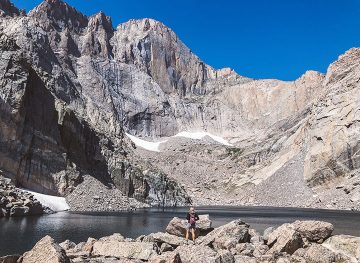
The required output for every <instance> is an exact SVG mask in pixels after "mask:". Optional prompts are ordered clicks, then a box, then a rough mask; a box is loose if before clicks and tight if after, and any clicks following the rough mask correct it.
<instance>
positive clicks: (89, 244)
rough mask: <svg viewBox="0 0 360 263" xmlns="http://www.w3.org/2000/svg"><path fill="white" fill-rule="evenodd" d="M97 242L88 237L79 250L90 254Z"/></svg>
mask: <svg viewBox="0 0 360 263" xmlns="http://www.w3.org/2000/svg"><path fill="white" fill-rule="evenodd" d="M96 241H97V240H96V239H95V238H92V237H89V238H88V240H87V241H86V243H85V244H84V246H83V247H82V248H81V250H82V251H87V252H89V253H91V251H92V249H93V245H94V243H95V242H96Z"/></svg>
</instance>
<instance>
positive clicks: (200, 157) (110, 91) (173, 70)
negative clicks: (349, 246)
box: [0, 0, 360, 210]
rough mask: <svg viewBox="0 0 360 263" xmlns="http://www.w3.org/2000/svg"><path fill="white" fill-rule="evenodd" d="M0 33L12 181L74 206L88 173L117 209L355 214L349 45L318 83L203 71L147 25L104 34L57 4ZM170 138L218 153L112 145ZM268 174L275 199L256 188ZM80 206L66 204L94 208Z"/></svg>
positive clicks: (96, 23)
mask: <svg viewBox="0 0 360 263" xmlns="http://www.w3.org/2000/svg"><path fill="white" fill-rule="evenodd" d="M4 3H9V2H8V1H7V0H0V4H1V5H3V4H4ZM7 6H8V5H7ZM57 7H58V8H60V9H57ZM59 10H63V11H62V12H59ZM64 20H65V21H64ZM0 34H1V37H0V40H1V41H0V45H1V50H0V52H1V55H2V59H1V63H0V72H1V74H0V75H1V76H3V77H2V78H1V83H2V88H1V91H0V98H1V100H0V103H1V107H0V109H1V115H0V117H1V118H0V123H1V124H2V125H0V134H1V135H2V139H1V140H0V145H1V146H2V147H1V148H0V169H2V170H3V171H4V174H5V175H7V176H9V177H11V178H13V179H14V180H15V182H16V183H17V184H18V185H20V186H23V187H28V188H32V189H33V190H37V191H40V192H44V193H51V194H59V195H65V196H67V197H68V200H72V201H74V200H76V198H75V197H74V195H75V194H76V195H78V194H79V191H80V190H78V189H86V184H87V183H88V184H90V183H91V182H92V179H91V178H94V179H95V180H98V181H99V182H100V183H101V184H102V185H103V186H104V187H108V188H110V189H113V190H114V191H116V192H118V190H120V191H121V192H122V193H123V194H124V196H123V197H122V199H121V201H119V202H121V203H122V205H124V204H125V203H127V204H128V205H130V204H131V203H136V202H132V201H131V200H130V199H131V198H135V199H137V200H138V201H140V202H143V203H144V202H145V203H147V204H151V205H185V204H188V203H190V202H194V203H195V204H208V203H214V202H215V203H216V202H219V203H218V204H237V205H244V204H246V205H253V204H257V205H278V206H289V205H291V204H296V206H305V207H308V206H311V207H327V208H331V207H332V206H335V207H339V208H347V209H350V208H353V209H359V208H358V206H357V204H356V202H354V201H351V200H352V199H354V198H353V196H355V197H356V196H357V195H358V193H359V192H360V187H358V184H357V180H359V174H358V168H360V163H359V158H360V157H359V154H358V150H357V149H358V147H359V146H358V145H359V143H358V139H357V136H356V134H358V128H357V127H358V122H357V120H358V111H357V110H356V109H357V108H358V107H359V104H360V103H359V102H358V100H357V99H356V95H355V94H356V92H357V91H358V89H359V85H358V84H357V79H358V69H359V63H358V58H359V57H360V54H359V50H360V49H358V48H353V49H351V50H349V51H347V52H346V53H345V54H344V55H342V56H340V57H339V59H338V60H337V61H336V62H334V63H333V64H331V65H330V66H329V68H328V71H327V73H326V74H325V75H324V74H322V73H319V72H316V71H306V72H305V73H304V74H303V75H302V76H300V77H299V78H298V79H296V80H295V81H281V80H276V79H259V80H255V79H250V78H246V77H243V76H240V75H238V74H237V73H236V72H234V71H233V70H231V69H228V68H225V69H220V70H215V69H214V68H212V67H211V66H208V65H206V64H205V63H204V62H203V61H202V60H201V59H200V58H199V57H197V56H196V55H195V54H193V53H192V52H191V50H190V49H189V48H188V47H186V45H185V44H184V43H183V42H181V40H179V38H178V37H177V36H176V34H175V33H174V32H173V31H172V30H171V29H170V28H168V27H166V26H165V25H164V24H163V23H161V22H158V21H155V20H152V19H147V18H145V19H137V20H130V21H128V22H125V23H122V24H119V25H118V26H117V27H116V28H113V26H112V23H111V19H110V18H109V17H107V16H106V15H105V14H104V13H101V12H100V13H98V14H95V15H93V16H90V17H87V16H84V15H82V14H81V13H80V12H78V11H76V10H75V9H74V8H72V7H70V6H69V5H67V4H66V3H64V2H63V1H61V0H51V1H50V0H49V1H45V2H43V3H42V4H40V5H39V6H38V7H36V8H34V9H33V10H32V11H30V12H29V14H28V15H20V16H10V15H5V17H1V18H0ZM351 94H352V95H351ZM335 98H336V99H335ZM41 100H43V101H44V102H43V103H41ZM48 113H51V114H50V115H48ZM343 123H344V124H343ZM338 124H341V125H340V126H341V127H343V128H342V129H340V130H339V128H338V127H340V126H339V125H338ZM183 131H188V132H194V131H203V132H207V133H212V134H214V135H217V136H220V137H223V138H225V139H228V140H229V142H230V144H232V146H229V145H218V144H217V143H216V142H212V141H211V140H210V141H205V142H204V141H192V140H190V141H188V140H187V139H181V138H172V139H170V140H169V141H168V142H166V143H165V144H164V148H163V149H162V150H161V151H160V152H159V153H153V152H147V151H144V150H143V149H140V148H139V147H136V146H135V145H134V144H133V143H132V142H131V140H130V139H129V138H128V137H127V136H126V133H129V134H131V135H134V136H137V137H144V138H148V139H151V138H161V137H172V136H174V135H176V134H178V133H180V132H183ZM339 134H342V135H341V136H340V135H339ZM334 140H335V141H336V143H334ZM53 160H54V161H53ZM286 167H293V169H290V168H286ZM89 176H90V177H89ZM87 178H90V179H89V180H88V179H87ZM279 178H281V180H282V181H284V183H289V185H290V186H289V191H285V190H284V193H282V192H281V191H280V192H279V194H278V195H275V194H273V193H270V192H266V189H271V190H272V191H275V192H277V191H278V189H279V187H280V185H281V184H282V182H281V180H280V179H279ZM289 180H290V181H289ZM291 180H292V181H293V182H296V184H295V183H293V184H291ZM275 182H276V183H275ZM341 184H343V187H342V188H341V187H340V188H337V187H338V186H339V185H341ZM354 184H355V185H354ZM99 185H100V184H99ZM78 186H80V188H79V187H78ZM195 186H196V187H197V188H196V189H197V190H196V191H195V190H194V189H195ZM99 187H100V186H99ZM348 188H349V189H350V190H349V189H348ZM264 189H265V190H264ZM291 189H292V190H293V192H298V196H297V197H295V196H292V195H291V191H290V190H291ZM298 189H302V191H298ZM344 189H347V190H346V191H345V190H344ZM104 192H105V189H104ZM264 193H266V194H265V198H260V197H261V195H262V194H264ZM311 193H313V194H311ZM317 196H320V198H321V199H323V200H322V201H321V202H318V199H317ZM213 197H214V198H216V199H212V198H213ZM104 198H105V197H104ZM129 198H130V199H129ZM294 198H297V199H296V200H294ZM89 199H90V200H92V196H86V195H84V201H83V203H82V204H77V203H76V204H75V203H74V204H73V207H77V208H79V207H81V205H84V206H85V203H89V204H93V205H94V206H95V203H94V202H93V201H92V202H87V201H86V200H89ZM129 200H130V201H129ZM217 200H218V201H217ZM285 201H286V202H285ZM221 202H222V203H221ZM136 205H139V203H136ZM70 206H71V204H70ZM87 209H90V208H89V207H87ZM97 209H100V208H99V207H97ZM103 209H105V210H106V209H108V208H106V207H105V208H103Z"/></svg>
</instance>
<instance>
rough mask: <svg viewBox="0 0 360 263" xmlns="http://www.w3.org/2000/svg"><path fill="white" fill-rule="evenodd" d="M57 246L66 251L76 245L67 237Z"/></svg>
mask: <svg viewBox="0 0 360 263" xmlns="http://www.w3.org/2000/svg"><path fill="white" fill-rule="evenodd" d="M59 246H60V247H62V249H64V250H65V251H66V250H69V249H72V248H74V247H75V246H76V244H75V243H74V242H72V241H70V240H68V239H67V240H65V241H64V242H62V243H60V244H59Z"/></svg>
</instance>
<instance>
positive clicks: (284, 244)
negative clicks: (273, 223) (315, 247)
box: [267, 224, 303, 255]
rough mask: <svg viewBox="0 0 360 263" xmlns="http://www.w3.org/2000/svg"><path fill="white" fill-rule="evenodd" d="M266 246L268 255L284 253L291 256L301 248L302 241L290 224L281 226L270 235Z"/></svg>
mask: <svg viewBox="0 0 360 263" xmlns="http://www.w3.org/2000/svg"><path fill="white" fill-rule="evenodd" d="M267 245H268V246H269V247H270V249H269V251H268V252H267V253H268V254H272V253H280V252H286V253H288V254H290V255H291V254H292V253H294V252H295V251H296V250H297V249H298V248H301V247H302V245H303V241H302V237H301V235H300V234H299V233H298V232H297V231H296V230H295V229H294V227H293V226H292V225H291V224H283V225H281V226H279V227H278V228H277V229H275V230H274V231H273V232H272V233H270V235H269V238H268V241H267Z"/></svg>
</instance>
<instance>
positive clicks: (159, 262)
mask: <svg viewBox="0 0 360 263" xmlns="http://www.w3.org/2000/svg"><path fill="white" fill-rule="evenodd" d="M150 262H151V263H182V262H181V260H180V255H179V253H177V252H165V253H162V254H161V255H154V256H153V257H152V258H151V259H150Z"/></svg>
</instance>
